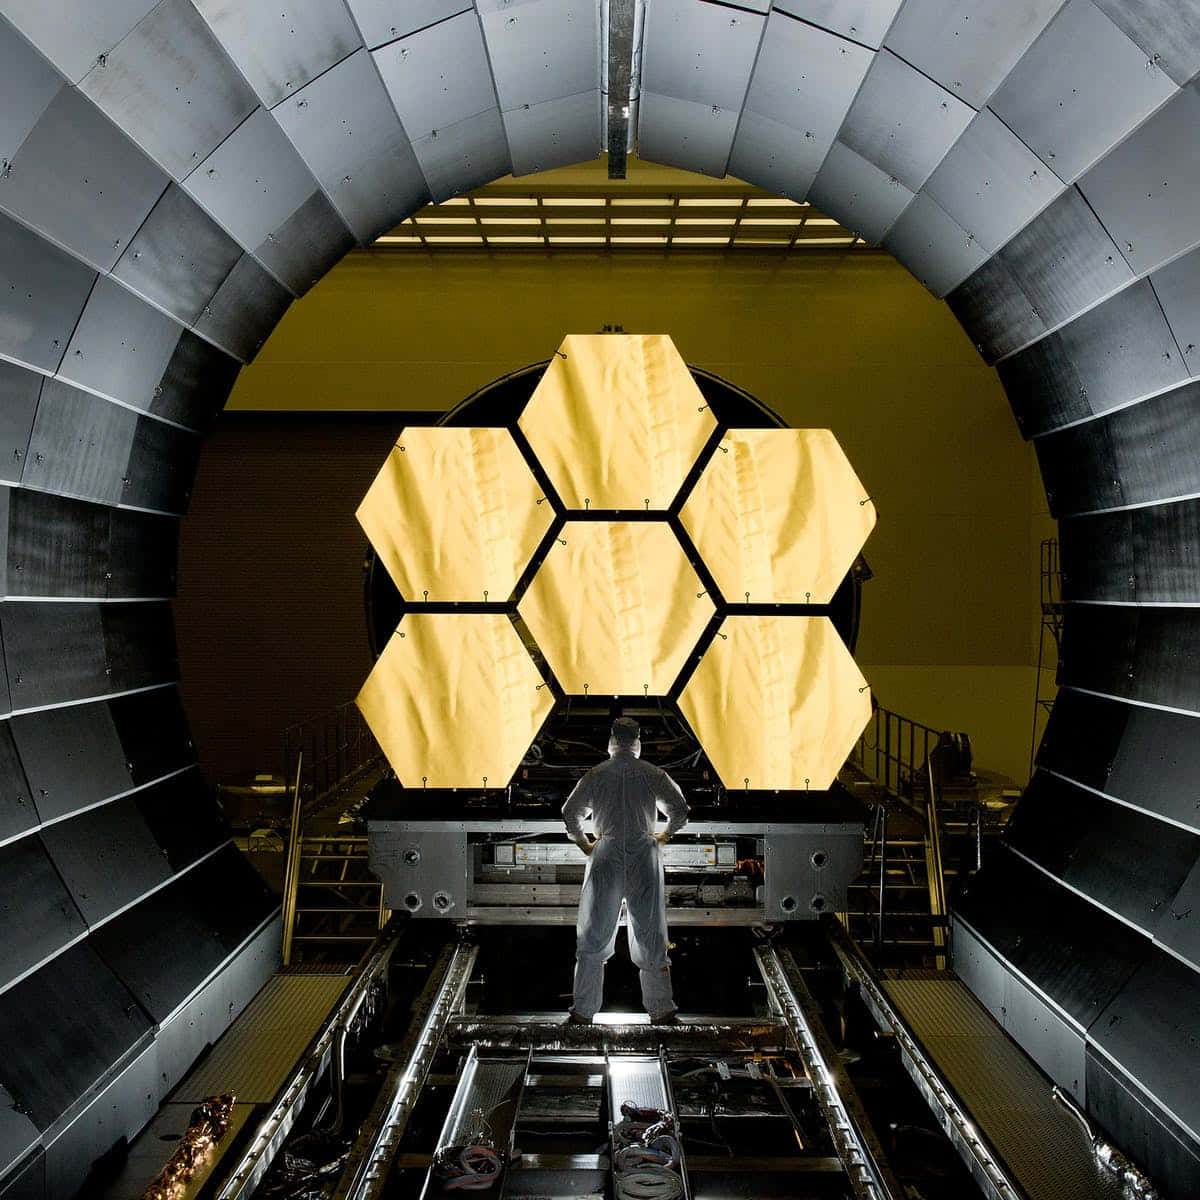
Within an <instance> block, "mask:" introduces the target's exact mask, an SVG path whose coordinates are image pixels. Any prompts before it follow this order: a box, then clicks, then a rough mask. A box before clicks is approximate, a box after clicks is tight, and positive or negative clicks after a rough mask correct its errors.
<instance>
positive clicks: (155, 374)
mask: <svg viewBox="0 0 1200 1200" xmlns="http://www.w3.org/2000/svg"><path fill="white" fill-rule="evenodd" d="M182 333H183V327H182V326H181V325H179V324H178V323H176V322H175V321H173V320H172V319H171V318H170V317H166V316H163V314H162V313H161V312H159V311H158V309H156V308H151V307H150V306H149V305H148V304H146V303H144V302H143V301H141V300H139V299H138V298H137V296H135V295H133V293H132V292H128V291H126V290H125V288H123V287H121V285H120V284H118V283H114V282H113V281H112V280H111V279H109V278H108V277H107V276H103V275H102V276H101V277H100V278H99V279H97V280H96V286H95V287H94V288H93V289H92V294H91V295H90V296H89V297H88V302H87V305H86V306H85V308H84V310H83V315H82V316H81V317H80V318H79V324H78V325H77V326H76V327H75V332H74V333H73V334H72V335H71V340H70V342H69V343H68V344H67V353H66V357H65V358H64V359H63V362H62V366H61V367H60V368H59V370H58V378H60V379H63V380H65V381H66V382H67V383H73V384H75V385H77V386H78V387H81V388H85V389H87V390H88V391H93V392H99V393H101V394H102V395H105V396H110V397H112V398H113V399H116V400H120V401H122V402H123V403H125V404H129V405H133V406H134V407H136V408H141V409H149V407H150V405H151V403H152V402H153V400H154V390H155V388H156V387H157V386H158V381H159V380H160V379H161V378H162V376H163V372H164V371H165V370H166V368H167V363H169V362H170V361H171V355H172V354H174V352H175V347H176V345H177V344H178V342H179V338H180V335H181V334H182Z"/></svg>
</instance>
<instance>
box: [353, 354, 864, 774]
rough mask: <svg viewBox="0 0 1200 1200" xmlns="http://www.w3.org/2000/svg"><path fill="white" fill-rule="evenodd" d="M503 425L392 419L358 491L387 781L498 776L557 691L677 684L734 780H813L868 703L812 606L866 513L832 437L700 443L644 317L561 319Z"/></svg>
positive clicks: (845, 565) (677, 378) (370, 683)
mask: <svg viewBox="0 0 1200 1200" xmlns="http://www.w3.org/2000/svg"><path fill="white" fill-rule="evenodd" d="M517 427H518V428H519V430H520V432H521V434H522V435H523V439H522V438H514V436H513V434H512V433H510V431H509V430H508V429H503V428H467V427H458V426H439V427H435V428H412V429H406V430H405V432H404V434H403V435H402V436H401V439H400V442H399V443H398V444H397V446H396V447H395V448H394V449H393V451H392V453H391V455H390V456H389V458H388V461H387V463H386V464H385V466H384V468H383V469H382V470H381V471H380V473H379V476H378V477H377V478H376V480H375V482H374V483H373V484H372V486H371V489H370V491H369V492H368V493H367V496H366V497H365V498H364V500H363V503H362V505H361V507H360V508H359V513H358V515H359V520H360V522H361V523H362V526H363V528H364V529H365V530H366V532H367V535H368V537H369V538H370V540H371V543H372V545H373V546H374V547H375V550H376V552H377V554H378V556H379V558H380V560H381V561H382V562H383V563H384V565H385V566H386V568H387V571H388V573H389V575H390V576H391V578H392V579H393V581H394V582H395V584H396V586H397V588H398V590H399V592H400V595H401V598H402V600H403V603H404V605H405V609H406V611H405V615H404V616H403V617H402V618H401V620H400V624H399V627H398V628H397V630H396V632H395V633H394V634H393V635H392V637H391V639H390V640H389V642H388V644H387V646H386V647H385V649H384V651H383V653H382V654H381V655H380V657H379V660H378V661H377V663H376V665H375V668H374V669H373V670H372V672H371V675H370V677H369V678H368V680H367V682H366V684H365V685H364V687H363V689H362V692H361V693H360V695H359V698H358V703H359V706H360V708H361V709H362V710H363V713H364V715H365V716H366V718H367V720H368V723H369V724H370V725H371V728H372V729H373V730H374V732H375V734H376V737H377V739H378V741H379V743H380V745H381V747H382V748H383V750H384V752H385V753H386V754H387V756H388V759H389V761H390V762H391V763H392V766H393V767H394V768H395V770H396V773H397V775H398V776H399V778H400V780H401V782H402V783H403V784H404V785H405V786H408V787H417V786H422V785H424V786H427V787H488V786H491V787H504V786H505V785H506V784H507V782H508V780H509V779H510V778H511V777H512V775H513V774H514V772H515V771H516V769H517V766H518V765H519V763H520V761H521V758H522V755H523V754H524V753H525V751H526V750H527V749H528V747H529V745H530V743H531V742H532V741H533V739H534V738H535V737H536V736H537V734H538V731H539V729H540V728H541V726H542V723H543V722H544V720H545V718H546V717H547V716H548V715H549V713H550V711H551V710H552V708H553V705H554V697H555V694H556V692H552V690H551V689H552V688H554V689H556V690H557V692H561V693H562V694H564V695H566V696H581V695H593V696H597V695H604V696H610V697H641V698H646V697H667V698H669V699H674V700H675V701H676V703H677V707H678V709H679V711H680V712H681V713H682V714H683V716H684V717H685V719H686V720H687V721H688V723H689V725H690V726H691V729H692V732H693V733H694V734H695V736H696V738H697V740H698V742H699V744H700V746H701V748H702V749H703V750H704V752H705V754H706V755H707V757H708V760H709V762H710V763H711V764H712V766H713V768H714V769H715V770H716V772H717V774H718V776H719V777H720V779H721V781H722V783H723V784H724V785H725V787H727V788H729V789H731V790H737V789H742V788H748V789H753V790H762V789H767V790H779V791H793V790H815V789H822V788H826V787H828V786H829V784H830V783H831V782H832V781H833V779H834V778H835V776H836V774H837V771H838V769H839V768H840V767H841V765H842V763H843V762H844V761H845V759H846V756H847V755H848V754H849V752H850V750H851V749H852V747H853V744H854V740H855V739H856V738H857V736H858V735H859V733H860V732H861V730H862V728H863V726H864V725H865V723H866V721H867V719H868V718H869V716H870V709H871V701H870V694H869V689H868V687H867V685H866V682H865V680H864V679H863V678H862V675H861V674H860V673H859V671H858V668H857V667H856V666H855V664H854V660H853V658H852V657H851V656H850V654H849V652H848V651H847V650H846V648H845V646H844V644H843V643H842V641H841V639H840V637H839V635H838V633H837V631H836V630H835V629H834V627H833V625H832V623H831V622H830V621H829V619H828V618H827V617H826V616H824V615H821V614H820V613H819V612H814V611H813V610H814V609H818V610H819V609H822V608H825V607H826V606H828V605H829V603H830V601H831V599H832V598H833V596H834V593H835V591H836V590H837V588H838V585H839V584H840V583H841V581H842V579H843V578H844V577H845V576H846V573H847V571H848V570H849V568H850V566H851V564H852V563H853V561H854V558H855V556H856V555H857V554H858V552H859V550H860V549H861V547H862V544H863V542H864V541H865V540H866V537H867V535H868V534H869V533H870V531H871V528H872V527H873V525H874V523H875V509H874V505H873V504H872V503H871V501H870V498H869V497H868V496H867V495H866V492H865V489H864V488H863V486H862V484H861V483H860V482H859V480H858V478H857V476H856V475H855V473H854V471H853V468H852V467H851V466H850V464H849V462H848V461H847V460H846V458H845V455H844V454H843V453H842V451H841V448H840V447H839V446H838V444H837V441H836V439H835V438H834V436H833V434H832V433H831V432H830V431H828V430H822V429H802V430H797V429H784V428H775V429H726V430H724V432H723V436H722V438H721V440H720V442H719V443H718V444H717V445H716V446H715V447H713V446H712V442H713V434H714V432H715V431H716V430H717V428H718V426H717V421H716V419H715V417H714V416H713V414H712V412H711V411H710V410H709V408H708V406H707V404H706V403H705V401H704V398H703V396H702V395H701V393H700V391H699V389H698V388H697V387H696V384H695V382H694V381H693V379H692V377H691V375H690V373H689V371H688V369H687V367H686V365H685V364H684V362H683V360H682V358H680V356H679V354H678V352H677V351H676V349H675V347H674V345H673V344H672V342H671V340H670V338H669V337H666V336H664V335H656V336H631V335H613V334H602V335H595V336H584V335H576V336H570V337H567V338H566V339H565V340H564V341H563V343H562V346H561V347H560V349H559V350H558V352H557V353H556V354H555V356H554V358H553V359H551V361H550V363H549V365H548V366H547V368H546V370H545V372H544V373H543V375H542V377H541V379H540V381H539V383H538V385H537V387H536V388H535V389H534V391H533V393H532V395H531V396H530V399H529V401H528V403H527V404H526V405H525V408H524V410H523V411H522V412H521V415H520V417H519V418H518V420H517ZM522 440H523V441H524V447H522V445H521V442H522ZM706 447H708V448H709V449H708V454H707V461H702V460H703V458H704V455H705V448H706ZM525 453H528V454H529V455H531V456H532V461H526V458H525V457H524V456H523V455H524V454H525ZM539 479H540V480H542V481H543V483H545V482H546V481H549V484H551V485H552V487H553V492H552V493H551V494H549V495H547V494H544V492H543V490H542V488H541V487H540V486H539V484H538V480H539ZM635 513H636V514H637V515H636V516H635V515H634V514H635ZM551 530H553V537H548V536H547V535H548V534H549V533H550V531H551ZM543 545H545V546H547V548H546V549H545V550H544V551H542V552H541V554H540V561H536V562H535V561H534V559H535V558H537V557H539V552H538V547H539V546H543ZM689 555H698V558H697V559H694V560H690V559H689ZM706 584H707V586H706ZM714 585H715V592H714ZM718 593H719V594H718ZM447 602H449V603H470V604H472V605H480V604H482V605H483V606H484V608H483V611H476V612H473V613H466V612H462V613H455V612H452V613H446V612H444V611H443V612H435V611H430V610H429V607H428V606H432V605H436V604H438V603H441V604H442V605H445V604H446V603H447ZM764 608H769V609H770V611H764ZM718 616H719V617H721V618H723V619H722V620H720V622H719V626H718V620H717V618H718ZM518 618H519V620H520V621H521V622H522V623H523V625H524V629H525V638H526V640H525V641H523V640H522V635H521V634H520V633H518V629H517V627H516V626H515V625H514V620H516V619H518ZM706 635H707V636H706ZM528 642H532V643H533V644H534V645H535V647H536V651H537V652H540V658H541V661H542V664H543V665H542V668H541V669H539V667H538V666H537V665H535V662H534V659H533V657H531V652H530V648H529V646H528V645H527V643H528Z"/></svg>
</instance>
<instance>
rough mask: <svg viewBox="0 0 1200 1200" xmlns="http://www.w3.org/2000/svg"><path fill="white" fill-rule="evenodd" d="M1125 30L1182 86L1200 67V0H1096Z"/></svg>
mask: <svg viewBox="0 0 1200 1200" xmlns="http://www.w3.org/2000/svg"><path fill="white" fill-rule="evenodd" d="M1093 3H1094V4H1095V5H1096V7H1097V8H1099V9H1102V10H1103V11H1104V12H1105V13H1106V14H1107V15H1108V18H1109V20H1111V21H1112V22H1113V23H1114V24H1116V25H1118V26H1119V27H1120V28H1121V29H1122V30H1124V32H1125V34H1126V36H1127V37H1128V38H1129V39H1130V41H1132V42H1133V43H1134V45H1136V46H1138V47H1139V48H1140V49H1141V51H1142V53H1143V54H1144V55H1145V56H1146V61H1147V62H1153V63H1155V64H1157V65H1158V66H1159V67H1161V68H1162V69H1163V70H1164V71H1165V72H1166V73H1167V74H1168V75H1169V76H1170V77H1171V78H1172V79H1173V80H1174V81H1175V82H1176V83H1177V84H1179V85H1180V86H1182V85H1183V84H1185V83H1187V82H1188V81H1189V80H1191V79H1192V78H1193V77H1194V76H1195V75H1196V73H1197V72H1198V71H1200V4H1198V3H1197V0H1139V2H1138V3H1137V4H1130V3H1129V2H1128V0H1093Z"/></svg>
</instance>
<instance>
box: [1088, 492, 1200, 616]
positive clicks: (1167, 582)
mask: <svg viewBox="0 0 1200 1200" xmlns="http://www.w3.org/2000/svg"><path fill="white" fill-rule="evenodd" d="M1128 515H1129V517H1130V524H1131V525H1132V527H1133V549H1132V552H1131V554H1130V561H1131V563H1136V564H1137V573H1136V575H1135V574H1134V571H1133V570H1132V569H1131V570H1130V571H1128V572H1126V575H1125V580H1124V582H1125V585H1126V586H1127V587H1128V586H1129V579H1130V577H1131V576H1132V577H1133V580H1134V583H1133V588H1134V590H1135V592H1136V595H1137V597H1138V599H1139V600H1141V599H1144V600H1147V601H1150V602H1152V603H1153V602H1160V603H1174V604H1196V603H1200V573H1198V572H1197V570H1196V564H1195V563H1194V562H1193V561H1192V557H1191V555H1190V553H1189V552H1188V551H1189V549H1190V547H1191V546H1194V545H1200V501H1197V500H1183V501H1178V502H1175V503H1170V504H1156V505H1153V506H1152V507H1148V508H1137V509H1134V510H1133V511H1132V512H1131V513H1129V514H1128ZM1103 550H1104V544H1103V543H1101V544H1100V545H1099V546H1097V548H1096V557H1097V558H1099V557H1100V556H1101V554H1102V553H1103ZM1117 565H1120V564H1119V562H1118V564H1117Z"/></svg>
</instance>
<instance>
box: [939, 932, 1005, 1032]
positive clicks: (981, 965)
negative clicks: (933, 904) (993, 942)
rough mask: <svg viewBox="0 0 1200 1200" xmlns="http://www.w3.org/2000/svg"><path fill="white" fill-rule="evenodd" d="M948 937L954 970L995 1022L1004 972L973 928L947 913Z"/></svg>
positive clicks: (1001, 1002) (998, 1014)
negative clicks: (948, 915) (948, 921)
mask: <svg viewBox="0 0 1200 1200" xmlns="http://www.w3.org/2000/svg"><path fill="white" fill-rule="evenodd" d="M950 925H951V930H952V936H951V938H950V945H951V946H952V947H953V950H954V961H953V967H954V973H955V974H956V975H957V976H958V977H959V979H961V980H962V981H963V983H965V984H966V985H967V987H968V988H970V989H971V992H972V993H973V994H974V996H975V999H976V1000H978V1001H979V1003H980V1004H982V1005H983V1007H984V1008H986V1009H987V1011H988V1012H989V1013H991V1015H992V1016H993V1017H995V1019H996V1020H997V1021H999V1020H1000V1018H1001V1015H1002V1010H1003V1008H1004V986H1005V979H1006V977H1007V974H1008V973H1007V971H1005V969H1004V967H1003V966H1002V965H1001V964H1000V960H999V959H998V958H997V957H996V956H995V955H994V954H993V953H992V951H991V949H990V947H988V946H987V945H986V944H985V943H984V942H982V941H981V940H980V939H979V937H978V935H977V934H976V933H975V931H974V930H973V929H972V928H971V927H970V926H969V925H964V924H963V922H962V921H960V920H958V919H957V917H955V916H954V914H953V913H951V918H950Z"/></svg>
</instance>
